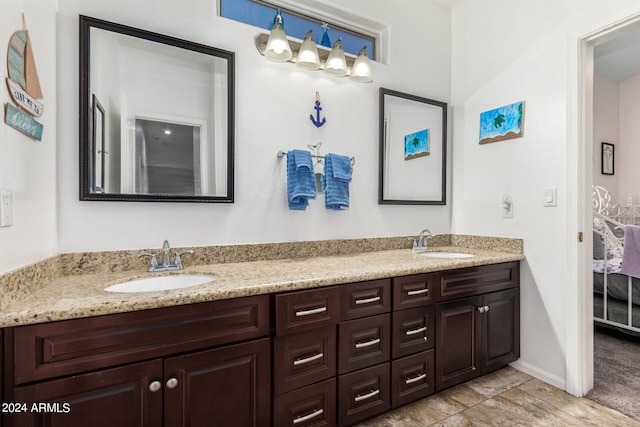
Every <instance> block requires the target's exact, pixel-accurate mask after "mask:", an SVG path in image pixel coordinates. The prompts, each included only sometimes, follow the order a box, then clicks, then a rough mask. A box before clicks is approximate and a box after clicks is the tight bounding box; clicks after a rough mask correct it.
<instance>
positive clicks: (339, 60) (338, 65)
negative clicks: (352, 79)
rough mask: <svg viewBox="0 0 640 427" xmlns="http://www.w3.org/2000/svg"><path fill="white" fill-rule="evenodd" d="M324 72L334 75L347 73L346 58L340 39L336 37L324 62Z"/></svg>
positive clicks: (338, 75)
mask: <svg viewBox="0 0 640 427" xmlns="http://www.w3.org/2000/svg"><path fill="white" fill-rule="evenodd" d="M324 72H325V74H329V75H332V76H335V77H344V76H346V75H347V59H346V58H345V56H344V49H343V48H342V39H338V40H337V41H336V42H335V43H334V44H333V48H332V49H331V52H330V53H329V57H328V58H327V62H326V63H325V64H324Z"/></svg>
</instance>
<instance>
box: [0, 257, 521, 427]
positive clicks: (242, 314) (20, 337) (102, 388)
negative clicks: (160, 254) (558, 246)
mask: <svg viewBox="0 0 640 427" xmlns="http://www.w3.org/2000/svg"><path fill="white" fill-rule="evenodd" d="M519 297H520V293H519V265H518V263H517V262H509V263H502V264H494V265H486V266H478V267H469V268H462V269H455V270H446V271H440V272H431V273H423V274H415V275H410V276H402V277H394V278H388V279H379V280H371V281H366V282H358V283H350V284H344V285H339V286H329V287H325V288H315V289H310V290H301V291H293V292H283V293H278V294H274V295H260V296H253V297H246V298H237V299H230V300H222V301H214V302H208V303H201V304H192V305H185V306H176V307H168V308H162V309H155V310H144V311H139V312H131V313H122V314H115V315H109V316H98V317H94V318H86V319H73V320H67V321H61V322H51V323H42V324H35V325H27V326H18V327H13V328H6V329H3V330H0V344H1V345H2V346H3V351H0V367H1V368H2V369H0V381H1V380H2V379H3V378H4V381H1V382H2V384H3V387H2V390H0V391H1V392H2V393H4V395H3V396H0V397H2V398H3V401H5V402H21V403H25V404H27V405H29V406H28V408H27V409H28V411H26V412H25V413H22V414H11V415H7V414H4V418H3V419H2V420H1V421H2V422H3V424H2V425H6V426H52V427H56V426H65V427H67V426H71V427H73V426H86V425H91V426H92V427H101V426H113V425H135V426H150V427H152V426H164V427H173V426H210V425H233V426H277V427H280V426H292V427H293V426H296V427H310V426H314V427H321V426H336V425H340V426H350V425H354V424H357V423H359V422H361V421H364V420H365V419H368V418H371V417H374V416H376V415H379V414H381V413H383V412H386V411H388V410H390V409H392V408H396V407H399V406H401V405H405V404H407V403H410V402H413V401H415V400H418V399H421V398H423V397H426V396H429V395H430V394H432V393H434V392H436V391H440V390H443V389H445V388H447V387H451V386H453V385H456V384H459V383H462V382H464V381H467V380H469V379H471V378H475V377H477V376H480V375H483V374H485V373H488V372H491V371H493V370H496V369H499V368H502V367H504V366H506V365H507V364H508V363H510V362H512V361H514V360H516V359H517V358H518V357H519V353H520V322H519V315H520V301H519ZM272 310H273V311H272ZM272 312H273V316H271V313H272ZM3 374H4V375H3ZM32 403H36V405H38V404H42V405H45V406H42V410H41V411H38V410H35V411H34V410H32V407H31V405H32ZM47 405H48V406H47ZM35 408H36V409H38V408H39V407H38V406H36V407H35Z"/></svg>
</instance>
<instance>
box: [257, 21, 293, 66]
mask: <svg viewBox="0 0 640 427" xmlns="http://www.w3.org/2000/svg"><path fill="white" fill-rule="evenodd" d="M264 56H266V57H267V59H269V60H271V61H274V62H286V61H288V60H290V59H291V57H292V56H293V52H291V46H289V40H287V36H286V34H285V33H284V30H283V29H282V25H280V23H279V22H276V23H275V24H274V25H273V28H271V33H270V34H269V40H268V41H267V47H266V48H265V50H264Z"/></svg>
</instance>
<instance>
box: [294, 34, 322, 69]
mask: <svg viewBox="0 0 640 427" xmlns="http://www.w3.org/2000/svg"><path fill="white" fill-rule="evenodd" d="M312 32H313V31H312V30H309V31H308V32H307V35H306V36H305V37H304V41H303V42H302V44H301V45H300V51H298V56H297V58H296V67H298V68H304V69H305V70H311V71H314V70H319V69H320V55H318V46H317V45H316V42H315V40H314V39H313V34H312Z"/></svg>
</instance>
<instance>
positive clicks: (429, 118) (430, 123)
mask: <svg viewBox="0 0 640 427" xmlns="http://www.w3.org/2000/svg"><path fill="white" fill-rule="evenodd" d="M379 126H380V130H379V132H380V164H379V182H378V203H379V204H395V205H446V189H447V186H446V185H447V181H446V176H447V104H446V103H445V102H441V101H434V100H432V99H428V98H423V97H420V96H416V95H411V94H407V93H402V92H398V91H395V90H391V89H385V88H380V123H379Z"/></svg>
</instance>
